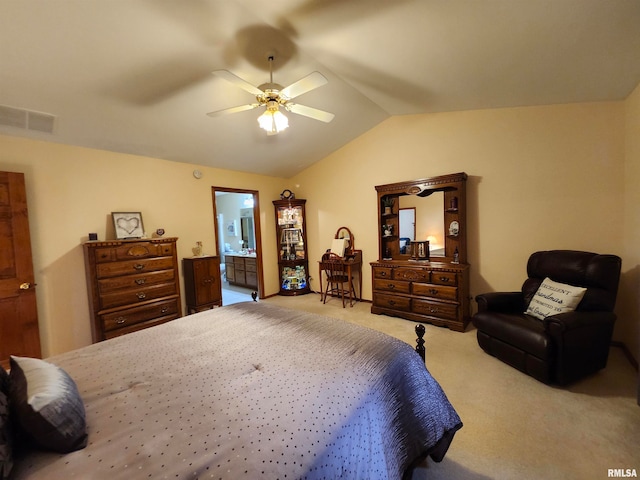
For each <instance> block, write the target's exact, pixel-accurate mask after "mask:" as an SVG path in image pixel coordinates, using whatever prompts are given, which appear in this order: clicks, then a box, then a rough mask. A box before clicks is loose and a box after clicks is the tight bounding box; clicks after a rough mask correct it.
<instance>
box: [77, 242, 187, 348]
mask: <svg viewBox="0 0 640 480" xmlns="http://www.w3.org/2000/svg"><path fill="white" fill-rule="evenodd" d="M177 241H178V239H177V238H154V239H144V240H142V239H141V240H108V241H96V242H87V243H85V244H84V258H85V270H86V275H87V286H88V291H89V307H90V309H91V320H92V321H91V332H92V335H93V341H94V342H100V341H102V340H107V339H109V338H113V337H117V336H120V335H124V334H127V333H131V332H134V331H136V330H141V329H143V328H147V327H152V326H154V325H158V324H160V323H164V322H168V321H169V320H173V319H176V318H178V317H181V316H182V307H181V302H180V283H179V277H178V262H177V258H176V242H177Z"/></svg>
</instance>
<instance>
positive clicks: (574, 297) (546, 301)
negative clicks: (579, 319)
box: [524, 278, 587, 320]
mask: <svg viewBox="0 0 640 480" xmlns="http://www.w3.org/2000/svg"><path fill="white" fill-rule="evenodd" d="M586 291H587V289H586V288H583V287H575V286H573V285H567V284H565V283H558V282H554V281H553V280H551V279H550V278H545V279H544V281H543V282H542V283H541V284H540V287H538V291H537V292H536V293H535V295H534V296H533V298H532V299H531V302H530V303H529V307H528V308H527V311H526V312H524V313H526V314H528V315H531V316H533V317H536V318H538V319H540V320H544V319H545V318H547V317H548V316H550V315H558V314H559V313H564V312H572V311H574V310H575V309H576V307H577V306H578V304H579V303H580V300H582V297H584V292H586Z"/></svg>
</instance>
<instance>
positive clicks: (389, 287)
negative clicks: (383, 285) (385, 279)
mask: <svg viewBox="0 0 640 480" xmlns="http://www.w3.org/2000/svg"><path fill="white" fill-rule="evenodd" d="M387 288H388V289H389V290H393V289H394V288H396V286H395V285H394V284H393V283H389V284H388V285H387Z"/></svg>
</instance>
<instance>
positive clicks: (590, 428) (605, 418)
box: [261, 294, 640, 480]
mask: <svg viewBox="0 0 640 480" xmlns="http://www.w3.org/2000/svg"><path fill="white" fill-rule="evenodd" d="M261 301H262V302H266V303H273V304H277V305H282V306H285V307H289V308H296V309H300V310H305V311H309V312H314V313H318V314H320V315H326V316H330V317H334V318H340V319H343V320H346V321H349V322H353V323H357V324H360V325H364V326H367V327H369V328H374V329H376V330H380V331H383V332H385V333H387V334H389V335H392V336H394V337H397V338H399V339H401V340H403V341H405V342H407V343H410V344H411V345H415V338H416V335H415V332H414V328H415V325H416V324H415V323H414V322H411V321H407V320H402V319H398V318H393V317H388V316H385V315H372V314H371V313H370V309H371V304H370V303H366V302H362V303H357V304H356V305H355V306H354V307H352V308H350V307H348V306H347V307H346V308H342V303H341V301H340V300H339V299H335V298H331V299H329V300H328V301H327V303H326V304H322V302H321V301H320V296H319V295H317V294H310V295H302V296H298V297H283V296H275V297H271V298H268V299H265V300H261ZM425 326H426V330H427V331H426V335H425V340H426V345H425V346H426V349H427V355H426V364H427V368H428V369H429V371H430V372H431V374H432V375H433V376H434V377H435V378H436V380H438V382H439V383H440V385H442V388H443V389H444V391H445V393H446V394H447V396H448V398H449V400H450V401H451V403H452V404H453V406H454V407H455V409H456V410H457V412H458V414H459V415H460V418H461V419H462V422H463V423H464V426H463V428H462V429H461V430H460V431H458V433H456V436H455V438H454V440H453V443H452V444H451V447H450V449H449V452H448V453H447V456H446V457H445V459H444V460H443V461H442V462H441V463H435V462H433V461H426V462H424V463H423V464H422V465H420V466H419V467H418V468H417V469H416V470H415V471H414V474H413V480H422V479H427V478H428V479H429V480H434V479H437V480H445V479H446V480H458V479H460V480H464V479H474V480H480V479H519V480H528V479H532V480H534V479H535V480H542V479H544V480H552V479H580V480H591V479H593V480H598V479H606V478H610V476H609V472H608V470H609V469H635V470H636V472H637V474H638V475H640V406H638V405H637V401H636V389H637V381H638V376H637V372H636V371H635V369H634V368H633V367H632V366H631V364H630V363H629V362H628V360H627V359H626V357H625V356H624V354H623V352H622V351H621V349H619V348H612V349H611V352H610V354H609V363H608V365H607V368H605V369H604V370H601V371H600V372H598V373H597V374H595V375H593V376H591V377H589V378H587V379H584V380H582V381H580V382H577V383H575V384H572V385H570V386H568V387H566V388H559V387H552V386H548V385H545V384H543V383H540V382H538V381H536V380H534V379H532V378H530V377H528V376H526V375H524V374H522V373H520V372H519V371H517V370H515V369H514V368H511V367H509V366H508V365H506V364H504V363H502V362H501V361H499V360H497V359H495V358H493V357H491V356H490V355H487V354H486V353H484V352H483V351H482V349H481V348H480V347H479V346H478V343H477V341H476V331H475V329H474V328H473V326H472V325H470V326H469V327H468V329H467V331H466V332H464V333H459V332H452V331H450V330H448V329H446V328H441V327H435V326H431V325H425Z"/></svg>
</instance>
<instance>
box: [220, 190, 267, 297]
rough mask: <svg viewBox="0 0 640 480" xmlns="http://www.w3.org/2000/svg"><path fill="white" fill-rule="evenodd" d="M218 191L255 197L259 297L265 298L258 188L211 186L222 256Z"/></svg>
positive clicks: (254, 219)
mask: <svg viewBox="0 0 640 480" xmlns="http://www.w3.org/2000/svg"><path fill="white" fill-rule="evenodd" d="M216 192H225V193H240V194H249V195H251V196H252V197H253V228H254V230H255V235H256V269H257V270H258V271H257V272H256V273H257V275H258V298H260V299H264V298H265V296H264V288H263V285H264V273H263V268H262V228H261V226H260V201H259V193H258V191H257V190H247V189H242V188H231V187H216V186H212V187H211V198H212V200H213V202H212V203H213V229H214V231H215V236H216V242H215V244H216V255H217V256H220V250H219V245H220V239H219V238H218V232H219V230H218V208H217V206H216Z"/></svg>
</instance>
